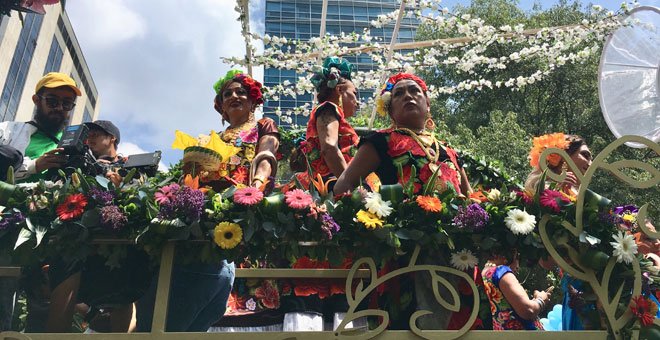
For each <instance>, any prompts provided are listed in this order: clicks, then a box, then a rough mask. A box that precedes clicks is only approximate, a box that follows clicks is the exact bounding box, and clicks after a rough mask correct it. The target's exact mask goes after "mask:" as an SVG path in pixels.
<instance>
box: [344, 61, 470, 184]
mask: <svg viewBox="0 0 660 340" xmlns="http://www.w3.org/2000/svg"><path fill="white" fill-rule="evenodd" d="M427 91H428V88H427V86H426V83H424V81H423V80H422V79H420V78H419V77H417V76H415V75H412V74H408V73H399V74H397V75H395V76H392V77H391V78H389V79H388V81H387V84H386V85H385V87H384V88H383V90H382V91H381V95H380V99H379V101H380V102H381V104H379V106H381V108H380V109H379V110H381V109H382V110H384V111H386V112H387V114H389V116H390V118H391V119H392V127H391V128H389V129H385V130H380V131H377V132H375V133H373V134H371V135H369V136H366V137H364V138H363V139H362V140H361V141H360V144H359V149H358V152H357V154H356V155H355V158H354V159H353V161H352V162H351V164H350V165H349V167H348V168H347V169H346V170H345V171H344V173H342V175H341V176H340V177H339V179H338V180H337V184H336V186H335V188H334V189H335V190H334V192H335V193H336V194H337V193H344V192H346V191H349V190H351V189H353V188H355V187H356V186H357V185H358V184H359V183H360V181H361V180H364V179H365V178H366V177H367V175H369V174H370V173H371V172H375V173H376V175H378V177H379V178H380V181H381V183H382V184H395V183H401V184H404V183H406V182H407V181H408V180H409V179H410V174H411V170H412V167H413V166H414V167H415V168H416V170H417V171H416V172H417V176H416V177H415V178H414V179H413V181H414V187H415V193H418V192H419V191H420V190H421V188H422V185H423V184H424V183H426V182H427V181H428V180H429V179H430V178H431V176H432V175H433V174H434V173H436V170H438V169H440V170H439V171H437V174H438V180H437V181H436V182H435V183H436V189H437V190H439V191H444V190H446V189H447V183H450V184H451V186H452V187H453V189H454V190H456V192H457V193H459V194H460V195H467V194H468V193H469V192H470V191H471V188H470V183H469V182H468V180H467V176H466V174H465V171H464V170H463V168H462V166H461V165H462V164H461V163H460V161H459V158H458V155H457V154H456V151H454V150H453V149H452V148H451V147H449V146H448V145H447V144H445V143H443V142H441V141H439V140H438V139H437V138H436V137H435V132H434V131H433V128H434V127H435V124H434V123H433V120H432V119H431V111H430V110H431V108H430V105H431V102H430V100H429V97H428V95H427ZM399 167H400V170H401V171H400V172H401V173H402V177H399V171H398V170H399V169H398V168H399Z"/></svg>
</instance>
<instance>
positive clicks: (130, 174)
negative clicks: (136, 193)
mask: <svg viewBox="0 0 660 340" xmlns="http://www.w3.org/2000/svg"><path fill="white" fill-rule="evenodd" d="M136 173H137V168H133V169H131V171H129V172H128V174H126V177H124V179H123V180H122V181H121V184H122V186H124V185H126V184H128V183H130V182H131V180H132V179H133V177H135V174H136Z"/></svg>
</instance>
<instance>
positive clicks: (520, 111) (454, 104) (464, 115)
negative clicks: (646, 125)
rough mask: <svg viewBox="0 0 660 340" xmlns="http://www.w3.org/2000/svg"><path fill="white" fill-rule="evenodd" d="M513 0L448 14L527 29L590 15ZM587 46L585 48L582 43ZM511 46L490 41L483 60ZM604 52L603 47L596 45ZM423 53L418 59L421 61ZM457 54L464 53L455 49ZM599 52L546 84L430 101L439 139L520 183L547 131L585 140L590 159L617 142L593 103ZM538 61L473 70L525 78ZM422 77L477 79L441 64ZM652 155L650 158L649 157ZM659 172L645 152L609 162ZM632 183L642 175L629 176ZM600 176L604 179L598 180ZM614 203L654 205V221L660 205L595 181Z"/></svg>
mask: <svg viewBox="0 0 660 340" xmlns="http://www.w3.org/2000/svg"><path fill="white" fill-rule="evenodd" d="M517 3H518V2H517V1H514V0H492V1H487V0H474V1H472V3H471V4H470V5H469V6H466V7H461V6H458V7H456V8H454V10H453V12H454V13H457V12H460V14H466V13H467V14H470V15H472V16H473V17H478V18H481V19H483V20H484V21H485V23H486V24H488V25H492V26H495V27H500V26H502V25H511V26H513V25H515V24H520V23H522V24H524V25H525V28H541V27H556V26H563V25H575V24H579V23H580V22H581V20H583V19H585V18H587V17H588V16H589V9H588V8H587V7H583V5H582V4H581V3H580V2H579V1H574V2H570V3H569V2H568V1H560V2H559V3H558V4H556V5H555V6H553V7H551V8H549V9H545V10H543V9H541V8H540V6H539V5H536V6H535V7H534V8H533V9H532V10H531V11H529V12H525V11H523V10H521V9H520V8H519V7H518V6H517ZM458 36H460V34H459V33H458V32H456V33H447V32H438V31H436V30H434V29H433V28H431V27H420V29H419V30H418V36H417V40H430V39H441V38H450V37H458ZM583 47H584V46H583ZM515 48H518V47H517V46H515V45H514V44H498V43H493V44H491V45H490V46H489V47H488V48H487V50H486V52H485V55H486V56H489V57H500V56H508V55H509V54H511V53H512V52H514V49H515ZM600 48H602V46H600ZM423 53H424V52H423V51H422V52H421V54H420V58H423ZM452 53H454V54H452V55H453V56H457V57H460V56H461V53H462V51H461V50H460V49H459V50H456V51H455V52H452ZM599 58H600V52H598V53H595V54H594V56H592V57H590V58H588V59H587V60H586V61H585V62H583V63H578V64H566V65H563V66H562V67H560V68H558V69H557V70H555V71H554V72H553V73H551V74H550V75H549V77H548V78H547V79H545V80H542V81H539V82H534V83H532V84H528V85H526V86H525V87H523V88H522V89H521V90H519V91H512V90H511V89H509V88H506V87H502V88H493V89H488V88H485V87H484V89H483V90H481V91H477V90H471V91H462V92H457V93H455V94H451V95H442V96H440V97H438V98H436V99H435V100H434V102H433V111H432V112H433V117H434V119H435V120H436V122H443V123H444V124H441V125H443V126H444V127H445V129H446V131H443V132H444V135H446V138H447V139H448V140H450V141H451V142H452V143H453V144H454V145H455V146H457V147H458V148H461V149H465V150H467V151H469V152H471V153H472V154H474V155H475V156H478V157H486V158H487V159H491V160H497V161H499V162H500V163H501V164H502V166H503V168H504V169H505V170H506V171H507V172H508V173H509V174H511V175H514V176H516V178H517V179H518V180H521V181H524V178H525V177H526V174H527V173H528V172H529V170H530V167H529V164H528V162H527V159H526V156H527V153H528V151H529V148H530V146H531V137H533V136H538V135H541V134H545V133H550V132H564V133H571V134H577V135H580V136H582V137H584V138H585V139H586V141H587V143H588V144H589V146H590V148H591V149H592V152H593V153H594V155H596V154H598V152H599V151H600V150H601V149H602V148H603V147H604V146H605V145H607V144H609V143H610V142H612V141H613V140H614V139H615V137H614V136H613V135H612V133H611V132H610V131H609V129H608V128H607V125H606V123H605V121H604V119H603V117H602V112H601V109H600V104H599V100H598V85H597V81H598V80H597V77H598V62H599ZM545 62H546V61H545V60H544V58H543V57H542V56H540V57H536V58H533V59H529V60H522V61H520V62H517V63H512V64H510V65H509V67H507V68H506V69H502V70H499V69H498V70H489V69H487V68H485V67H482V68H481V69H477V70H476V73H477V74H478V75H481V76H485V77H488V78H489V79H503V80H506V79H509V78H516V77H518V76H521V75H522V76H528V75H530V74H532V73H534V72H535V71H536V70H538V69H540V68H541V66H543V63H545ZM420 73H421V74H422V76H423V77H424V79H425V80H426V81H427V83H428V84H429V85H431V84H433V85H435V86H437V87H441V86H450V85H452V84H457V83H459V82H461V81H464V80H466V79H474V78H475V75H474V74H472V75H470V74H466V73H464V72H460V71H457V70H456V68H454V67H446V66H445V65H427V66H426V67H424V68H423V69H422V70H420ZM653 156H655V157H656V158H655V159H652V158H653ZM644 157H647V158H646V159H645V161H647V162H648V161H651V162H653V163H654V164H655V166H656V167H657V166H658V165H659V164H660V161H659V160H658V158H657V155H655V154H648V152H647V151H645V150H635V149H631V148H621V150H618V152H616V153H615V154H614V155H613V157H612V159H611V160H610V161H612V160H616V159H623V158H626V159H643V158H644ZM630 174H631V176H633V177H635V178H643V176H644V174H641V173H633V172H630ZM601 177H603V176H601ZM593 188H594V190H598V191H599V192H601V193H603V194H604V195H606V196H609V197H610V198H612V199H613V200H614V201H615V202H620V203H621V204H623V203H638V204H639V203H645V202H650V203H652V205H653V207H651V210H652V213H653V214H655V215H656V216H657V212H658V208H660V205H659V203H660V189H658V188H651V189H648V190H639V191H633V190H630V189H628V188H626V187H625V185H624V184H623V183H621V182H618V181H612V180H610V179H609V178H606V177H604V178H599V179H597V181H596V183H594V184H593Z"/></svg>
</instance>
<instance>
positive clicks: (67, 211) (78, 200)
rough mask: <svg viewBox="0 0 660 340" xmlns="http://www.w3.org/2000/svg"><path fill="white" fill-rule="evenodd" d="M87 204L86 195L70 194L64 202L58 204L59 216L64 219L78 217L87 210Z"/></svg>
mask: <svg viewBox="0 0 660 340" xmlns="http://www.w3.org/2000/svg"><path fill="white" fill-rule="evenodd" d="M85 206H87V197H85V195H83V194H73V195H69V196H68V197H67V198H66V199H65V200H64V202H62V203H61V204H60V205H58V206H57V209H56V211H57V216H58V217H59V218H60V220H62V221H69V220H72V219H75V218H78V217H80V216H81V215H82V214H83V212H85Z"/></svg>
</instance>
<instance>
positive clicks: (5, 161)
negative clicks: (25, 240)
mask: <svg viewBox="0 0 660 340" xmlns="http://www.w3.org/2000/svg"><path fill="white" fill-rule="evenodd" d="M80 95H81V93H80V89H78V87H77V86H76V82H75V81H74V80H73V79H71V77H69V76H68V75H66V74H63V73H59V72H51V73H48V74H46V75H45V76H44V77H43V78H41V80H39V82H38V83H37V86H36V88H35V94H34V95H33V96H32V101H33V102H34V105H35V106H36V111H35V114H34V118H33V119H32V120H31V121H29V122H14V121H8V122H1V123H0V151H1V152H0V168H2V170H1V171H0V173H2V172H3V171H6V170H7V168H8V167H9V166H10V165H11V166H13V167H15V178H16V180H18V181H23V182H34V181H38V180H39V179H40V178H43V176H45V172H46V171H47V170H48V169H51V168H59V167H61V166H63V165H64V163H65V162H66V159H65V158H64V156H62V155H58V154H57V153H58V152H59V151H62V150H61V149H58V148H57V144H58V143H59V139H60V137H61V136H62V131H63V130H64V128H65V127H66V126H67V125H68V123H69V112H70V111H71V110H73V108H74V106H75V105H76V97H78V96H80ZM21 158H22V161H21ZM0 180H5V178H4V177H3V178H0ZM1 262H2V259H0V264H2V263H1ZM74 279H75V278H74ZM77 279H78V280H79V275H78V277H77ZM16 286H17V282H16V280H15V279H14V278H0V331H3V330H7V329H8V328H9V326H10V322H11V315H12V312H13V309H14V308H13V307H14V299H15V297H14V296H15V292H16ZM51 286H52V282H51ZM62 286H65V285H62ZM53 287H54V286H53ZM56 289H61V287H57V288H56ZM60 300H61V301H58V300H57V299H55V301H53V300H51V306H56V307H58V306H59V307H60V311H59V313H61V310H63V309H67V308H73V305H72V302H71V301H67V299H66V298H65V297H62V298H60Z"/></svg>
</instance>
